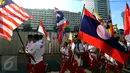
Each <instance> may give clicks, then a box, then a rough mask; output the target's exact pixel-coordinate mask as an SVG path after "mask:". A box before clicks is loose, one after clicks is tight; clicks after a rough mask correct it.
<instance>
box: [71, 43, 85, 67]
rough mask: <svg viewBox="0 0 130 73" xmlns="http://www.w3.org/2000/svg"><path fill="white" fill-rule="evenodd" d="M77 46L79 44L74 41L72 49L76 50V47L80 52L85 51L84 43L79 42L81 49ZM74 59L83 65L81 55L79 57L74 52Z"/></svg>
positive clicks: (79, 64)
mask: <svg viewBox="0 0 130 73" xmlns="http://www.w3.org/2000/svg"><path fill="white" fill-rule="evenodd" d="M76 46H77V45H76V44H74V43H72V44H71V50H72V51H74V49H76V50H77V51H79V52H84V49H83V44H82V43H80V44H79V49H77V48H76ZM74 59H75V60H76V61H77V62H78V66H81V65H82V64H83V62H82V59H81V56H80V57H78V56H77V55H76V54H74Z"/></svg>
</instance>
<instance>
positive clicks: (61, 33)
mask: <svg viewBox="0 0 130 73" xmlns="http://www.w3.org/2000/svg"><path fill="white" fill-rule="evenodd" d="M63 36H64V28H60V29H59V33H58V35H57V39H58V41H59V42H62V37H63Z"/></svg>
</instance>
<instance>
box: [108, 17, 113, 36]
mask: <svg viewBox="0 0 130 73" xmlns="http://www.w3.org/2000/svg"><path fill="white" fill-rule="evenodd" d="M108 22H109V26H110V27H109V28H108V32H109V33H110V34H111V35H112V36H114V26H113V24H112V19H111V16H110V15H109V19H108Z"/></svg>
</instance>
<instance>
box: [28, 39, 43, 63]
mask: <svg viewBox="0 0 130 73" xmlns="http://www.w3.org/2000/svg"><path fill="white" fill-rule="evenodd" d="M41 46H42V45H41V44H40V43H39V41H37V42H35V43H33V44H32V45H31V47H30V48H29V50H28V53H29V54H31V55H32V56H33V57H34V59H35V61H36V62H34V61H33V60H32V59H31V64H37V63H39V62H40V61H42V59H43V57H42V55H41V53H40V52H41Z"/></svg>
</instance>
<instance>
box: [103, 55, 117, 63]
mask: <svg viewBox="0 0 130 73" xmlns="http://www.w3.org/2000/svg"><path fill="white" fill-rule="evenodd" d="M104 55H105V58H106V59H107V60H109V61H110V62H111V65H113V64H114V65H118V64H117V62H116V60H115V59H113V58H112V57H110V56H109V55H107V54H106V53H105V54H104Z"/></svg>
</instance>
